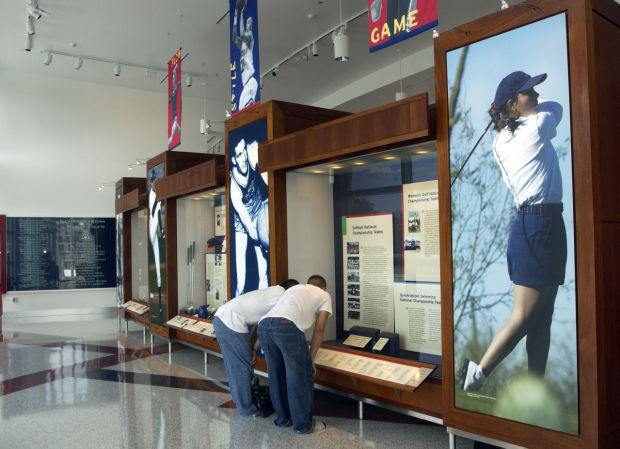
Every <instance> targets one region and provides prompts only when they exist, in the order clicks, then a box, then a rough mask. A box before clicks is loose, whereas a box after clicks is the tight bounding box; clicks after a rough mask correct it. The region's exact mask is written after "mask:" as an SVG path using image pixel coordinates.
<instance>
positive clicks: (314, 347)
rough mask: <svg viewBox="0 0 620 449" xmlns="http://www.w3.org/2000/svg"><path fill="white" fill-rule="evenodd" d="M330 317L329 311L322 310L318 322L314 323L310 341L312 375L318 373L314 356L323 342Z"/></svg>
mask: <svg viewBox="0 0 620 449" xmlns="http://www.w3.org/2000/svg"><path fill="white" fill-rule="evenodd" d="M328 318H329V312H326V311H325V310H321V311H320V312H319V314H318V316H317V317H316V323H314V332H313V333H312V340H311V341H310V357H311V358H312V375H313V376H314V375H316V368H315V366H314V358H315V357H316V353H317V352H318V351H319V348H320V347H321V343H323V334H324V333H325V324H327V319H328Z"/></svg>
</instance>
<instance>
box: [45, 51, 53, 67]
mask: <svg viewBox="0 0 620 449" xmlns="http://www.w3.org/2000/svg"><path fill="white" fill-rule="evenodd" d="M51 62H52V54H51V53H50V52H49V51H46V52H45V53H43V64H45V65H50V63H51Z"/></svg>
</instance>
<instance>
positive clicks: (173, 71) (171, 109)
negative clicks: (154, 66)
mask: <svg viewBox="0 0 620 449" xmlns="http://www.w3.org/2000/svg"><path fill="white" fill-rule="evenodd" d="M180 144H181V49H180V48H179V50H178V51H177V52H176V53H175V54H174V56H173V57H172V59H170V61H168V151H170V150H172V149H174V148H175V147H176V146H178V145H180Z"/></svg>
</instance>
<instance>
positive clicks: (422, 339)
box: [394, 282, 441, 355]
mask: <svg viewBox="0 0 620 449" xmlns="http://www.w3.org/2000/svg"><path fill="white" fill-rule="evenodd" d="M394 313H395V320H394V326H395V328H396V331H395V332H396V333H397V334H400V347H401V348H402V349H406V350H408V351H415V352H424V353H426V354H435V355H441V291H440V285H439V284H426V283H419V282H417V283H407V282H397V283H395V284H394Z"/></svg>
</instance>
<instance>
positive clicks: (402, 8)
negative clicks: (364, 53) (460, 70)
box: [368, 0, 437, 52]
mask: <svg viewBox="0 0 620 449" xmlns="http://www.w3.org/2000/svg"><path fill="white" fill-rule="evenodd" d="M435 26H437V0H368V32H369V35H368V43H369V47H370V51H371V52H373V51H377V50H381V49H382V48H385V47H389V46H390V45H392V44H395V43H397V42H400V41H402V40H404V39H407V38H409V37H411V36H415V35H416V34H420V33H422V32H423V31H426V30H428V29H431V28H433V27H435Z"/></svg>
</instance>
